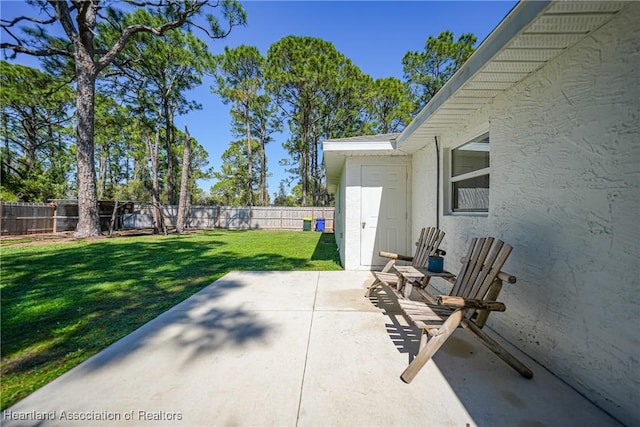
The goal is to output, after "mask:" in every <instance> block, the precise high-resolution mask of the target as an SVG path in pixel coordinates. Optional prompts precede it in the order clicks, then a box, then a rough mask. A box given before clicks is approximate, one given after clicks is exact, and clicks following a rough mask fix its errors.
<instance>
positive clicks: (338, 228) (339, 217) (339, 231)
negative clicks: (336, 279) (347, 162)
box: [333, 169, 346, 267]
mask: <svg viewBox="0 0 640 427" xmlns="http://www.w3.org/2000/svg"><path fill="white" fill-rule="evenodd" d="M345 183H346V180H345V173H344V169H343V171H342V175H341V176H340V183H339V184H338V189H337V191H336V196H335V197H336V210H335V214H334V217H335V220H334V226H333V227H334V228H333V232H334V236H335V239H336V245H337V246H338V253H339V254H340V264H341V265H342V266H343V267H344V242H345V239H344V234H345V233H344V223H345V210H346V206H345V189H346V185H345Z"/></svg>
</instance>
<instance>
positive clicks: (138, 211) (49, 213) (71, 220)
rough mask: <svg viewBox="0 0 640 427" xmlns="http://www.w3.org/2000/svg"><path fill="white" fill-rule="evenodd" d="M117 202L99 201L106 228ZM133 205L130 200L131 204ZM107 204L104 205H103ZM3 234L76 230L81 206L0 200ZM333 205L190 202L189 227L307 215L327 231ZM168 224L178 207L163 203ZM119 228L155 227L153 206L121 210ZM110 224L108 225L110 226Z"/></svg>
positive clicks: (288, 221)
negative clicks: (200, 204) (320, 222)
mask: <svg viewBox="0 0 640 427" xmlns="http://www.w3.org/2000/svg"><path fill="white" fill-rule="evenodd" d="M113 205H114V202H110V201H100V206H101V212H100V220H101V221H100V222H101V225H102V227H103V230H104V229H105V225H106V226H108V222H109V221H108V220H109V218H110V217H111V213H110V210H113ZM128 205H131V204H128ZM103 208H104V209H103ZM0 212H1V215H0V217H1V221H2V223H1V224H0V229H1V230H2V235H3V236H4V235H20V234H34V233H52V232H62V231H71V230H75V228H76V224H77V222H78V206H77V203H76V202H75V201H73V202H72V201H58V202H57V206H56V208H55V209H54V208H53V206H51V205H50V204H48V203H9V202H0ZM334 213H335V208H333V207H280V206H270V207H252V208H248V207H232V206H191V207H190V209H189V215H188V216H187V228H191V229H212V228H225V229H232V230H247V229H251V230H254V229H263V230H303V228H304V219H305V218H310V219H311V220H312V224H311V225H312V228H311V229H312V230H313V229H315V222H316V220H317V219H323V220H324V231H327V232H333V227H334ZM162 215H163V217H164V221H165V226H167V227H175V225H176V219H177V216H178V207H177V206H175V205H169V206H162ZM117 220H118V221H117V228H119V229H138V228H151V227H153V215H152V208H151V206H149V205H139V204H134V205H133V208H127V209H125V212H122V211H120V212H119V215H118V218H117ZM107 228H108V227H107Z"/></svg>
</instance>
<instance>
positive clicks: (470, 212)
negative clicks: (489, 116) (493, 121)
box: [446, 128, 491, 216]
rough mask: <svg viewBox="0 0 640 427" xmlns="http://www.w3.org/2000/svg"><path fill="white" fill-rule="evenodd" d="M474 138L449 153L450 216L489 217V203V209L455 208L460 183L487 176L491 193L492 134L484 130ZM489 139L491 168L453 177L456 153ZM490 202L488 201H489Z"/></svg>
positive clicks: (448, 211) (448, 190)
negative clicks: (456, 193)
mask: <svg viewBox="0 0 640 427" xmlns="http://www.w3.org/2000/svg"><path fill="white" fill-rule="evenodd" d="M474 135H475V136H474V137H471V138H466V141H465V142H464V143H463V144H460V145H457V146H456V147H453V148H451V149H450V150H449V151H448V165H447V166H448V170H447V184H448V189H447V192H446V194H447V197H448V201H447V204H446V206H447V214H449V215H467V216H487V215H488V214H489V203H487V207H486V208H469V209H464V208H463V209H460V208H455V207H454V203H455V200H456V197H455V194H454V192H455V184H456V183H458V182H462V181H467V180H469V179H473V178H478V177H483V176H487V179H488V180H489V187H488V190H489V194H490V192H491V137H490V132H489V130H488V129H487V128H485V129H483V131H482V132H476V133H475V134H474ZM486 138H488V139H489V143H488V146H489V151H488V153H489V166H487V167H485V168H482V169H477V170H474V171H471V172H467V173H463V174H460V175H457V176H453V173H454V170H453V159H454V156H455V154H454V152H455V151H456V150H459V149H460V148H462V147H464V146H465V145H469V144H472V143H474V142H478V141H481V140H484V139H486ZM489 200H490V196H489ZM487 202H488V201H487Z"/></svg>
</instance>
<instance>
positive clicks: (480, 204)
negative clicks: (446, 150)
mask: <svg viewBox="0 0 640 427" xmlns="http://www.w3.org/2000/svg"><path fill="white" fill-rule="evenodd" d="M450 182H451V211H452V212H488V211H489V134H488V133H486V134H484V135H481V136H479V137H477V138H474V139H472V140H471V141H469V142H467V143H466V144H464V145H462V146H460V147H458V148H454V149H453V150H451V177H450Z"/></svg>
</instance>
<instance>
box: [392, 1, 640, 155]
mask: <svg viewBox="0 0 640 427" xmlns="http://www.w3.org/2000/svg"><path fill="white" fill-rule="evenodd" d="M629 3H630V2H628V1H596V2H591V1H576V2H571V1H521V2H520V3H518V4H517V5H516V6H515V7H514V8H513V9H512V10H511V12H510V13H509V14H508V15H507V16H506V17H505V18H504V19H503V20H502V22H501V23H500V24H499V25H498V26H497V27H496V28H495V30H493V32H491V34H489V36H488V37H487V38H486V39H485V40H484V41H483V42H482V44H481V45H480V46H479V47H478V49H476V51H475V52H474V53H473V55H471V57H470V58H469V59H468V60H467V61H466V62H465V63H464V65H463V66H462V67H461V68H460V69H459V70H458V71H457V72H456V73H455V74H454V75H453V77H452V78H451V79H450V80H449V81H448V82H447V83H446V84H445V85H444V86H443V87H442V89H440V91H439V92H438V93H437V94H436V95H435V96H434V97H433V98H432V99H431V100H430V101H429V103H428V104H427V105H426V106H425V107H424V108H423V109H422V111H420V113H419V114H418V115H417V116H416V117H415V118H414V119H413V121H412V122H411V123H410V124H409V125H408V126H407V127H406V128H405V129H404V131H403V132H402V133H401V134H400V135H399V136H398V138H397V140H396V148H397V149H399V150H402V151H404V152H407V153H414V152H416V151H418V150H420V149H421V148H423V147H425V146H426V145H427V144H431V143H433V140H434V138H435V137H436V136H439V135H441V134H442V133H443V132H445V131H447V130H448V129H451V128H452V127H454V126H460V124H462V123H464V120H465V117H468V116H470V115H472V114H473V113H474V112H475V111H477V110H479V109H480V108H482V107H484V106H485V105H487V104H490V103H491V102H492V101H493V99H494V98H495V97H496V96H498V95H499V94H501V93H502V92H504V91H506V90H508V89H510V88H511V87H513V86H514V85H515V84H517V83H518V82H520V81H522V80H523V79H525V78H526V77H527V76H529V75H530V74H531V73H534V72H536V71H537V70H539V69H540V68H542V67H543V66H544V65H545V64H546V63H547V62H548V61H551V60H552V59H554V58H556V57H557V56H559V55H560V54H562V52H564V51H565V50H566V49H568V48H570V47H571V46H573V45H574V44H576V43H577V42H579V41H580V40H582V39H583V38H585V37H586V36H587V35H588V34H590V33H591V32H593V31H594V30H596V29H598V28H600V27H601V26H603V25H604V24H605V23H607V22H609V21H610V20H611V19H612V18H613V17H614V15H616V14H617V13H619V12H620V11H621V10H622V9H623V8H624V7H625V6H626V5H627V4H629Z"/></svg>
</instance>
